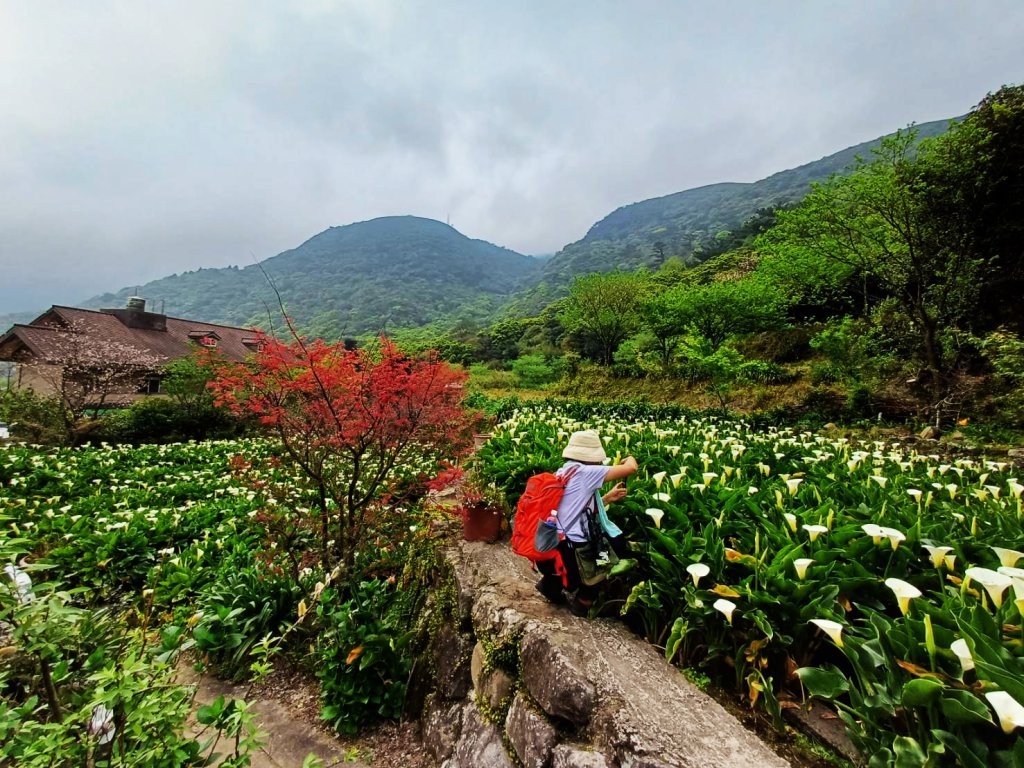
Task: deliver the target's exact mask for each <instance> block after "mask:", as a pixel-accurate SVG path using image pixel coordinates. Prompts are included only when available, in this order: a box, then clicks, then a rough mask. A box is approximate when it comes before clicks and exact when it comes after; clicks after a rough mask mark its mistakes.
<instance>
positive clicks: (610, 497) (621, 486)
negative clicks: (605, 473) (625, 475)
mask: <svg viewBox="0 0 1024 768" xmlns="http://www.w3.org/2000/svg"><path fill="white" fill-rule="evenodd" d="M627 493H629V491H627V490H626V484H625V483H616V484H615V486H614V487H613V488H612V489H611V490H610V491H608V493H606V494H605V495H604V496H602V497H601V499H602V500H603V501H604V503H605V504H611V503H612V502H613V501H620V500H622V499H624V498H626V494H627Z"/></svg>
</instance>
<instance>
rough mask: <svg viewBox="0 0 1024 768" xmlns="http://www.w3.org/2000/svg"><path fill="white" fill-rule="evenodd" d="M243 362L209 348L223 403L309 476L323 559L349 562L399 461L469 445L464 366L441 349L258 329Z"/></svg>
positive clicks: (455, 452)
mask: <svg viewBox="0 0 1024 768" xmlns="http://www.w3.org/2000/svg"><path fill="white" fill-rule="evenodd" d="M258 350H259V351H258V352H257V353H256V355H255V357H254V359H253V360H251V361H249V362H246V363H232V362H228V361H224V360H217V359H215V358H211V359H210V361H209V363H208V364H209V365H211V366H212V367H213V368H214V372H215V378H214V380H213V382H212V383H211V385H210V386H211V389H212V390H213V392H214V395H215V397H216V399H217V402H218V404H220V405H223V406H226V407H227V408H229V409H230V410H231V411H233V412H234V413H236V414H238V415H243V416H255V417H256V418H258V419H259V421H260V422H261V423H262V424H263V425H265V426H266V427H268V428H269V429H270V430H271V431H272V433H273V434H274V435H276V436H277V438H278V439H279V440H280V442H281V446H282V447H283V449H284V453H285V454H286V455H287V456H288V457H290V458H291V460H292V461H294V462H295V465H296V466H297V467H298V468H299V469H300V470H301V473H302V474H303V475H304V476H305V477H306V478H308V480H309V481H310V483H311V485H312V488H313V489H314V496H315V509H314V510H313V520H314V523H315V525H316V529H317V530H316V532H315V535H316V538H317V540H318V543H319V550H320V552H319V555H320V561H321V564H322V565H323V567H324V569H325V570H327V571H330V570H332V569H334V568H336V567H338V566H341V567H342V569H344V570H348V569H349V568H350V567H351V565H352V563H353V559H354V556H355V553H356V551H357V550H358V549H359V547H360V546H361V545H362V544H363V543H364V542H365V541H366V540H367V538H368V537H369V536H370V535H372V534H373V533H374V530H373V522H374V519H373V514H372V513H371V510H373V508H374V504H375V502H377V501H379V499H380V497H381V496H382V495H383V494H384V492H385V491H386V490H387V488H388V485H389V480H390V479H391V478H392V476H393V473H394V471H395V470H396V468H398V467H399V466H400V465H401V463H402V462H405V461H407V460H412V459H417V458H420V457H422V456H424V455H427V456H437V457H445V458H449V459H451V458H454V457H457V456H459V455H461V454H462V453H463V452H464V451H465V450H466V449H467V448H468V446H469V443H470V433H471V427H472V421H471V416H470V414H469V413H467V411H466V410H465V409H464V408H463V406H462V400H463V396H464V389H463V383H464V380H465V374H463V373H461V372H459V371H457V370H455V369H453V368H452V367H451V366H449V365H448V364H447V363H443V362H440V361H439V360H438V359H437V358H436V357H434V356H426V357H418V358H410V357H408V356H407V355H405V354H404V353H402V352H401V351H400V350H399V349H398V348H397V347H395V346H394V344H392V343H391V342H389V341H388V340H386V339H381V345H380V348H379V349H377V350H366V349H346V348H345V345H344V344H341V343H339V344H327V343H325V342H322V341H319V340H317V341H312V342H305V341H304V340H302V339H295V340H294V341H292V342H291V343H284V342H282V341H280V340H278V339H275V338H273V337H271V336H267V335H261V336H260V337H259V346H258Z"/></svg>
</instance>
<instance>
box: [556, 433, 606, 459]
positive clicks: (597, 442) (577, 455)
mask: <svg viewBox="0 0 1024 768" xmlns="http://www.w3.org/2000/svg"><path fill="white" fill-rule="evenodd" d="M562 458H564V459H573V460H574V461H583V462H586V463H588V464H600V463H601V462H603V461H604V460H605V459H607V458H608V454H606V453H605V452H604V445H602V443H601V436H600V435H599V434H597V431H596V430H593V429H584V430H582V431H580V432H573V433H572V436H571V437H570V438H569V444H568V445H567V446H565V450H563V451H562Z"/></svg>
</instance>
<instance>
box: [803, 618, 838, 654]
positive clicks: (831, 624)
mask: <svg viewBox="0 0 1024 768" xmlns="http://www.w3.org/2000/svg"><path fill="white" fill-rule="evenodd" d="M811 624H814V625H815V626H816V627H817V628H818V629H820V630H821V631H822V632H824V633H825V634H826V635H828V636H829V637H830V638H832V642H833V643H835V644H836V645H838V646H839V647H840V648H842V647H843V629H844V627H843V625H842V624H840V623H839V622H838V621H832V620H831V619H811Z"/></svg>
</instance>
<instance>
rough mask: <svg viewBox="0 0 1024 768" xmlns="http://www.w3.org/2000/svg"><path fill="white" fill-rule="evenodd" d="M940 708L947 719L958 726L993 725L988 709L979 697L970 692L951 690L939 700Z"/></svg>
mask: <svg viewBox="0 0 1024 768" xmlns="http://www.w3.org/2000/svg"><path fill="white" fill-rule="evenodd" d="M939 708H940V709H941V710H942V714H943V715H945V716H946V718H947V719H948V720H949V721H950V722H951V723H954V724H956V725H970V724H976V723H991V722H992V715H991V714H990V713H989V709H988V707H986V706H985V705H984V704H982V703H981V701H980V700H979V699H978V697H977V696H975V695H974V694H972V693H970V692H968V691H955V690H950V691H948V692H946V693H945V694H943V696H942V698H941V699H939Z"/></svg>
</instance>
